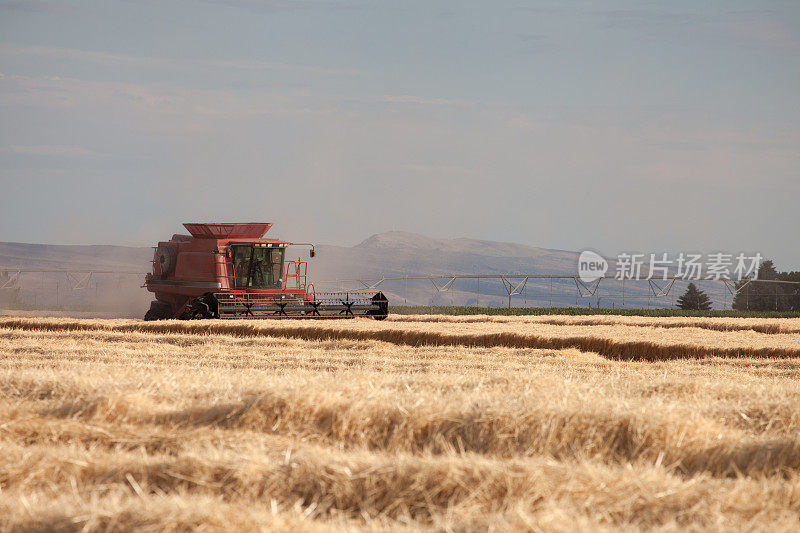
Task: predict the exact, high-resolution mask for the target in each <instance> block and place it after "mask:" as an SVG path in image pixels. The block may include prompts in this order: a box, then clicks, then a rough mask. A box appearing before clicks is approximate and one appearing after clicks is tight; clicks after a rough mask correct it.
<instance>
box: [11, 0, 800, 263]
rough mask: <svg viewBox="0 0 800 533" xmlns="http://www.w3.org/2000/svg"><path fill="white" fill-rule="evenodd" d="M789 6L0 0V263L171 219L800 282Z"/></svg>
mask: <svg viewBox="0 0 800 533" xmlns="http://www.w3.org/2000/svg"><path fill="white" fill-rule="evenodd" d="M798 95H800V2H797V1H786V2H777V1H776V2H769V1H762V2H751V1H746V2H740V1H735V0H724V1H707V2H694V1H686V2H684V1H670V2H663V1H652V2H650V1H641V2H613V1H612V2H594V1H588V2H577V1H575V2H573V1H564V0H562V1H554V2H500V1H492V2H466V1H455V2H436V1H430V0H428V1H421V2H416V1H407V2H406V1H404V2H377V1H355V0H354V1H311V0H309V1H302V0H301V1H297V2H292V1H279V0H275V1H271V0H264V1H260V0H220V1H213V0H195V1H191V2H189V1H181V0H175V1H171V2H161V1H156V0H142V1H135V0H125V1H114V0H101V1H92V0H85V1H82V2H51V1H44V0H30V1H20V0H0V241H15V242H37V243H54V244H59V243H64V244H126V245H142V246H149V245H152V244H154V243H155V242H156V241H158V240H160V239H164V238H167V237H169V236H170V235H172V234H173V233H175V232H178V231H180V230H181V229H182V228H181V226H180V224H181V223H182V222H187V221H269V222H273V223H275V226H274V228H273V231H274V232H275V233H276V235H277V236H280V237H281V238H285V239H289V240H295V241H313V242H320V243H326V244H339V245H353V244H356V243H358V242H360V241H361V240H363V239H365V238H367V237H369V236H370V235H372V234H375V233H379V232H383V231H388V230H403V231H410V232H416V233H421V234H425V235H428V236H432V237H442V238H449V237H471V238H478V239H486V240H497V241H510V242H518V243H523V244H528V245H532V246H540V247H545V248H556V249H566V250H582V249H586V248H591V249H594V250H598V251H601V252H603V253H605V254H609V255H611V254H616V253H617V252H619V251H638V252H644V253H648V252H662V251H670V252H679V251H687V252H689V251H695V252H696V251H699V252H706V253H711V252H717V251H725V252H730V253H737V252H759V253H761V254H762V255H764V256H766V257H771V258H774V259H775V261H776V263H777V266H778V267H779V268H780V269H781V270H791V269H794V270H800V238H799V237H798V231H797V222H798V220H800V217H799V216H798V213H799V212H800V96H798Z"/></svg>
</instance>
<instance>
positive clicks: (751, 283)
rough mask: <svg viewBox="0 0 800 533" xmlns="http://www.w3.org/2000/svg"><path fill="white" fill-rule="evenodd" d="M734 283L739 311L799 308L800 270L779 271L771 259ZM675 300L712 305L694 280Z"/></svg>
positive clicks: (682, 305) (682, 304)
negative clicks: (752, 275) (755, 272)
mask: <svg viewBox="0 0 800 533" xmlns="http://www.w3.org/2000/svg"><path fill="white" fill-rule="evenodd" d="M776 281H790V282H797V283H775V282H776ZM735 286H736V295H735V296H734V298H733V304H732V307H733V309H735V310H737V311H783V312H787V311H794V312H800V272H794V271H793V272H778V270H777V269H776V268H775V263H773V262H772V261H771V260H766V261H764V262H763V263H761V265H759V267H758V276H757V277H756V279H754V280H742V281H738V282H736V284H735ZM676 303H677V306H678V308H679V309H686V310H696V311H708V310H710V309H711V305H712V303H711V299H710V298H709V297H708V295H707V294H706V293H705V292H703V291H702V290H700V289H698V288H697V286H696V285H695V284H694V283H689V287H688V288H687V289H686V292H685V293H684V294H683V295H682V296H681V297H680V298H678V300H677V302H676Z"/></svg>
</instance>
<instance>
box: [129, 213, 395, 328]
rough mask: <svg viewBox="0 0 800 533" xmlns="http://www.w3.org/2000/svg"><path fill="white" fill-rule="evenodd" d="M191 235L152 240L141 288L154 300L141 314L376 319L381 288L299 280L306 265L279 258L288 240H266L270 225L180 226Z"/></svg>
mask: <svg viewBox="0 0 800 533" xmlns="http://www.w3.org/2000/svg"><path fill="white" fill-rule="evenodd" d="M184 227H185V228H186V229H187V230H189V233H190V234H191V235H178V234H176V235H173V236H172V239H170V240H169V241H166V242H159V243H158V246H157V247H156V248H155V253H154V254H153V273H152V274H148V275H147V276H146V277H145V287H147V290H148V291H150V292H152V293H155V297H156V299H155V301H154V302H152V304H150V310H149V311H147V313H146V314H145V315H144V319H145V320H164V319H170V318H181V319H198V318H353V317H357V316H365V317H372V318H374V319H376V320H383V319H384V318H386V316H387V315H388V314H389V302H388V301H387V300H386V297H385V296H384V295H383V293H381V292H377V293H373V292H371V291H370V292H366V291H349V292H329V293H319V292H316V291H315V290H314V286H313V284H310V283H307V282H306V274H307V272H308V263H307V262H305V261H300V260H299V259H298V260H297V261H285V260H284V255H285V253H286V249H287V248H288V247H289V246H310V247H311V250H310V256H311V257H314V255H315V252H314V245H313V244H307V243H291V242H287V241H281V240H278V239H265V238H263V237H264V234H265V233H267V231H269V228H271V227H272V224H266V223H256V222H252V223H246V224H232V223H209V224H201V223H194V224H184Z"/></svg>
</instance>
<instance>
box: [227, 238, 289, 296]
mask: <svg viewBox="0 0 800 533" xmlns="http://www.w3.org/2000/svg"><path fill="white" fill-rule="evenodd" d="M232 248H233V266H234V270H235V273H236V274H235V278H236V288H237V289H278V288H280V287H281V281H282V280H281V276H282V274H283V252H284V250H283V249H282V248H255V247H253V246H251V245H238V246H237V245H234V246H233V247H232Z"/></svg>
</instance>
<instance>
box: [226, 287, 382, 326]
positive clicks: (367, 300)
mask: <svg viewBox="0 0 800 533" xmlns="http://www.w3.org/2000/svg"><path fill="white" fill-rule="evenodd" d="M214 297H215V298H216V300H217V302H218V313H219V317H220V318H242V319H246V318H354V317H358V316H371V317H374V318H377V319H382V318H385V317H386V315H387V314H388V302H387V300H386V297H385V296H384V295H383V294H382V293H380V292H378V293H373V292H367V291H348V292H327V293H316V294H315V295H314V296H313V298H311V299H304V298H298V297H291V296H288V295H285V294H284V295H272V294H253V293H216V294H214Z"/></svg>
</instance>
